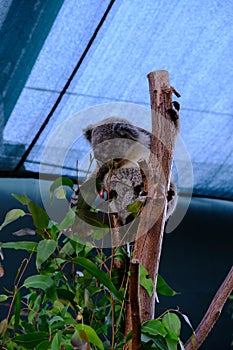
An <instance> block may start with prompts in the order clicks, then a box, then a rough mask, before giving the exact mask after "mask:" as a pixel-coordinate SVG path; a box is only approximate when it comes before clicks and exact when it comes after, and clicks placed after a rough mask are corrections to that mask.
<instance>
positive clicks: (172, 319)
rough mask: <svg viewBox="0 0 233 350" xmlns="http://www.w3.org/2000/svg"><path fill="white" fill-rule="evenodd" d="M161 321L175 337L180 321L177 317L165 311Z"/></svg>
mask: <svg viewBox="0 0 233 350" xmlns="http://www.w3.org/2000/svg"><path fill="white" fill-rule="evenodd" d="M162 323H163V325H164V327H165V328H166V329H167V331H170V332H172V333H173V334H174V335H175V336H176V337H179V335H180V330H181V322H180V319H179V317H178V316H177V315H176V314H174V313H173V312H167V313H166V314H165V315H164V316H163V318H162Z"/></svg>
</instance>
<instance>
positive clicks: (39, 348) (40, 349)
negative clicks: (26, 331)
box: [36, 340, 59, 350]
mask: <svg viewBox="0 0 233 350" xmlns="http://www.w3.org/2000/svg"><path fill="white" fill-rule="evenodd" d="M48 348H49V341H48V340H45V341H43V342H42V343H40V344H39V345H37V347H36V350H45V349H48ZM58 349H59V348H58Z"/></svg>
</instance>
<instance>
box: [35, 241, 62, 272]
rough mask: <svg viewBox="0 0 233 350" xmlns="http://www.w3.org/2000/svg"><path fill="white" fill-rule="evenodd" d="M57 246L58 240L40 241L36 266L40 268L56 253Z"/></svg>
mask: <svg viewBox="0 0 233 350" xmlns="http://www.w3.org/2000/svg"><path fill="white" fill-rule="evenodd" d="M56 248H57V242H55V241H54V240H52V239H43V240H42V241H40V242H39V244H38V247H37V255H36V267H37V269H40V267H41V265H42V264H43V263H44V262H45V261H46V260H47V259H48V258H49V257H50V256H51V255H52V254H53V253H54V251H55V249H56Z"/></svg>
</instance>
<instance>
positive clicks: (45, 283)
mask: <svg viewBox="0 0 233 350" xmlns="http://www.w3.org/2000/svg"><path fill="white" fill-rule="evenodd" d="M23 285H24V287H26V288H39V289H42V290H44V291H45V290H47V289H49V288H50V287H52V285H53V280H52V278H51V277H49V276H44V275H33V276H30V277H28V278H26V280H25V281H24V284H23Z"/></svg>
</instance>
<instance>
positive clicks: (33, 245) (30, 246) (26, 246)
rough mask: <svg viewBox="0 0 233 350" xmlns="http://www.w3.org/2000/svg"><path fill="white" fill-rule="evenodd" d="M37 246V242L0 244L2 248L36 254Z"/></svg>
mask: <svg viewBox="0 0 233 350" xmlns="http://www.w3.org/2000/svg"><path fill="white" fill-rule="evenodd" d="M37 245H38V243H37V242H30V241H25V242H24V241H22V242H4V243H1V247H2V248H7V249H20V250H27V251H28V252H36V250H37Z"/></svg>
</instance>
